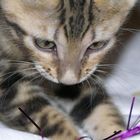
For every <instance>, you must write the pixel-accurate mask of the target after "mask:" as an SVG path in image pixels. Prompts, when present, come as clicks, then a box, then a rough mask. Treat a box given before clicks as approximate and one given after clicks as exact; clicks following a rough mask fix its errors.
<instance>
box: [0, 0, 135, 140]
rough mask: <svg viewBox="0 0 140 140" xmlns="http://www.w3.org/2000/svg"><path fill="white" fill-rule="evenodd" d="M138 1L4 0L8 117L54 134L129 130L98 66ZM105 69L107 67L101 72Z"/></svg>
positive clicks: (0, 42) (3, 108)
mask: <svg viewBox="0 0 140 140" xmlns="http://www.w3.org/2000/svg"><path fill="white" fill-rule="evenodd" d="M135 2H136V0H0V75H1V76H0V119H1V120H2V121H3V122H4V123H5V124H7V125H8V126H11V127H13V128H15V129H19V130H23V131H27V132H31V133H35V134H39V131H38V130H37V128H36V127H35V126H34V125H33V124H32V123H31V122H30V121H29V120H28V119H27V118H26V117H25V116H24V115H23V114H22V113H21V112H20V111H19V110H18V107H21V108H22V109H23V110H24V111H25V112H26V113H27V114H28V115H29V116H30V117H31V118H32V119H33V120H34V121H35V122H36V123H37V124H38V125H39V126H40V127H41V128H42V129H43V131H44V135H45V136H46V137H48V138H50V139H51V140H75V139H76V138H78V137H80V136H81V135H80V132H79V129H83V130H84V131H86V133H87V134H89V135H90V136H92V137H93V138H94V139H95V140H102V139H104V138H105V137H107V136H109V135H111V134H112V133H113V132H114V131H117V130H122V129H124V127H125V125H124V123H123V120H122V117H121V116H120V114H119V111H118V110H117V109H116V107H115V106H114V105H113V103H112V102H111V99H110V97H109V96H108V94H107V93H106V92H105V90H104V88H103V84H101V82H100V79H99V78H98V75H97V72H99V68H100V66H101V62H102V60H103V59H104V57H105V55H106V54H107V53H108V52H109V50H111V49H112V48H113V46H114V43H115V38H116V33H117V31H118V30H119V28H120V26H121V25H122V24H123V22H124V20H125V18H126V16H127V15H128V13H129V11H130V10H131V8H132V7H133V6H134V4H135ZM100 72H101V71H100Z"/></svg>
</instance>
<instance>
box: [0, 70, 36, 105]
mask: <svg viewBox="0 0 140 140" xmlns="http://www.w3.org/2000/svg"><path fill="white" fill-rule="evenodd" d="M38 73H39V72H34V73H32V74H31V75H30V76H33V75H35V74H38ZM26 77H28V76H27V75H25V76H24V77H22V78H20V79H19V80H17V81H16V82H15V83H13V84H12V85H11V86H10V87H9V88H8V89H7V90H6V91H5V96H3V97H2V100H3V101H2V100H1V102H0V106H1V105H2V104H3V102H4V101H5V99H6V97H7V95H8V94H7V93H8V92H9V90H11V88H12V87H14V86H15V85H16V84H17V83H18V82H20V81H22V80H23V79H25V78H26Z"/></svg>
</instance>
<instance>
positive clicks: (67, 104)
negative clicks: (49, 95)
mask: <svg viewBox="0 0 140 140" xmlns="http://www.w3.org/2000/svg"><path fill="white" fill-rule="evenodd" d="M51 100H52V102H53V104H54V105H55V106H56V107H57V108H59V109H61V110H63V111H64V112H67V113H70V111H71V110H72V109H73V107H74V106H75V104H76V103H77V100H68V99H61V98H58V97H53V99H51Z"/></svg>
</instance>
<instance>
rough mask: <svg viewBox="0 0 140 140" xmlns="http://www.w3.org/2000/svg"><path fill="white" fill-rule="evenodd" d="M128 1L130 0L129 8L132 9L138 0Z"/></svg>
mask: <svg viewBox="0 0 140 140" xmlns="http://www.w3.org/2000/svg"><path fill="white" fill-rule="evenodd" d="M126 1H128V5H129V8H130V9H131V8H132V7H133V6H134V5H135V4H136V2H137V1H138V0H126Z"/></svg>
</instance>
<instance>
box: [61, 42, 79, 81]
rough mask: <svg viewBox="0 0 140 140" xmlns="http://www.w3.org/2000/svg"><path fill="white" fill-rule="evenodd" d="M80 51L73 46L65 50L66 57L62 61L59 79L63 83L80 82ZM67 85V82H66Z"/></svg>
mask: <svg viewBox="0 0 140 140" xmlns="http://www.w3.org/2000/svg"><path fill="white" fill-rule="evenodd" d="M78 49H80V48H79V47H78V46H75V44H73V45H72V46H71V45H69V46H68V47H67V48H66V49H65V53H64V57H63V59H61V60H60V66H59V76H58V79H60V80H61V81H62V79H63V81H67V83H71V81H75V82H76V81H78V79H79V73H80V59H79V58H80V50H78ZM65 83H66V82H65Z"/></svg>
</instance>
